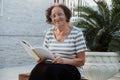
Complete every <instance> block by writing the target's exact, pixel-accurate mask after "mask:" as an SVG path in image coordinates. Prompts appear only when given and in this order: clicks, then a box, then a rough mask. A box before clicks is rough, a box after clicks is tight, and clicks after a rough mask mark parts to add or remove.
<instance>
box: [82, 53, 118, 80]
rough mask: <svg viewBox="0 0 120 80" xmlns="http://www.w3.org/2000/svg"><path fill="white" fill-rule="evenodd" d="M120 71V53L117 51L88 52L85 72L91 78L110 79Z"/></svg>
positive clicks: (93, 79)
mask: <svg viewBox="0 0 120 80" xmlns="http://www.w3.org/2000/svg"><path fill="white" fill-rule="evenodd" d="M118 71H119V54H117V53H115V52H86V63H85V65H84V67H83V73H84V75H85V76H86V78H87V79H89V80H108V79H109V78H111V77H113V76H114V75H115V74H116V73H117V72H118Z"/></svg>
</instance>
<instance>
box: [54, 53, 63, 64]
mask: <svg viewBox="0 0 120 80" xmlns="http://www.w3.org/2000/svg"><path fill="white" fill-rule="evenodd" d="M54 57H55V59H54V60H53V61H52V63H56V64H63V62H64V61H63V59H62V58H61V57H60V56H59V55H57V54H54Z"/></svg>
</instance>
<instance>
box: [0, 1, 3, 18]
mask: <svg viewBox="0 0 120 80" xmlns="http://www.w3.org/2000/svg"><path fill="white" fill-rule="evenodd" d="M0 16H3V0H0Z"/></svg>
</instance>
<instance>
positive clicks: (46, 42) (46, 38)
mask: <svg viewBox="0 0 120 80" xmlns="http://www.w3.org/2000/svg"><path fill="white" fill-rule="evenodd" d="M48 41H49V37H48V33H46V35H45V37H44V41H43V47H46V48H48V45H49V42H48Z"/></svg>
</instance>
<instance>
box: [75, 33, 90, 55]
mask: <svg viewBox="0 0 120 80" xmlns="http://www.w3.org/2000/svg"><path fill="white" fill-rule="evenodd" d="M75 47H76V53H78V52H82V51H86V50H88V49H87V46H86V42H85V38H84V36H83V32H82V31H79V33H77V35H76V37H75Z"/></svg>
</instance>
